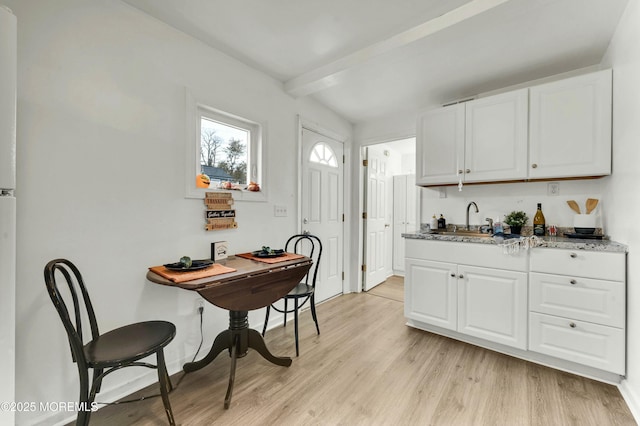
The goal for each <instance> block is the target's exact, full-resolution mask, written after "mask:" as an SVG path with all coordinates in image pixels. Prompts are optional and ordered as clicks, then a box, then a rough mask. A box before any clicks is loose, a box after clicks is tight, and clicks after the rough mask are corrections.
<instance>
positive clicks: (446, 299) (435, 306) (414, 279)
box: [404, 258, 457, 330]
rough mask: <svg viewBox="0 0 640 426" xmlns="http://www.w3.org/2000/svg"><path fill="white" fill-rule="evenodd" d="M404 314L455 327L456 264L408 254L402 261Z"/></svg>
mask: <svg viewBox="0 0 640 426" xmlns="http://www.w3.org/2000/svg"><path fill="white" fill-rule="evenodd" d="M405 269H406V270H405V274H406V275H405V283H404V289H405V298H404V300H405V303H404V315H405V316H406V317H407V318H410V319H414V320H416V321H420V322H424V323H426V324H432V325H436V326H439V327H442V328H446V329H449V330H455V329H456V321H457V313H456V297H457V296H456V292H457V290H456V282H455V280H456V278H455V276H456V273H455V272H456V266H455V265H454V264H452V263H444V262H431V261H428V260H420V259H411V258H408V259H407V260H406V263H405Z"/></svg>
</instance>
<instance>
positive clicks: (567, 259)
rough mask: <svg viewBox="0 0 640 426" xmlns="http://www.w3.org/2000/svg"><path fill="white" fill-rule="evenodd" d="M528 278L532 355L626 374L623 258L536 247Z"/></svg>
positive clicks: (530, 346)
mask: <svg viewBox="0 0 640 426" xmlns="http://www.w3.org/2000/svg"><path fill="white" fill-rule="evenodd" d="M530 258H531V266H530V268H531V272H530V274H529V311H530V313H529V350H530V351H534V352H538V353H541V354H545V355H551V356H554V357H557V358H561V359H564V360H567V361H572V362H576V363H579V364H582V365H587V366H589V367H594V368H598V369H601V370H605V371H609V372H612V373H617V374H620V375H624V374H625V351H626V344H625V321H626V290H625V281H624V279H625V264H626V255H625V254H624V253H602V252H585V251H581V250H564V249H549V248H537V249H534V250H532V252H531V255H530Z"/></svg>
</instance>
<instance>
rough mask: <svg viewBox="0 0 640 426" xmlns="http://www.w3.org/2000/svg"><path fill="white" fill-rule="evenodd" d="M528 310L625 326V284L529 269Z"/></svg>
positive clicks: (614, 325)
mask: <svg viewBox="0 0 640 426" xmlns="http://www.w3.org/2000/svg"><path fill="white" fill-rule="evenodd" d="M529 309H530V310H532V311H536V312H540V313H544V314H551V315H556V316H560V317H567V318H573V319H576V320H582V321H589V322H593V323H597V324H602V325H610V326H612V327H619V328H624V326H625V287H624V283H623V282H620V281H604V280H594V279H590V278H581V277H576V278H573V277H569V276H565V275H549V274H540V273H536V272H531V273H530V274H529Z"/></svg>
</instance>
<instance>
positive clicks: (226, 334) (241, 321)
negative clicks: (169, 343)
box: [147, 256, 312, 408]
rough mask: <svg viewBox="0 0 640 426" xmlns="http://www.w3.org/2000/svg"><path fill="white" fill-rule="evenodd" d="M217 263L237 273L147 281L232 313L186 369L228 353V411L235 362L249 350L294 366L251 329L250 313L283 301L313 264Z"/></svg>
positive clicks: (150, 277) (234, 260)
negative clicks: (191, 293) (192, 293)
mask: <svg viewBox="0 0 640 426" xmlns="http://www.w3.org/2000/svg"><path fill="white" fill-rule="evenodd" d="M218 263H221V264H223V265H225V266H228V267H231V268H233V269H235V270H236V271H235V272H228V273H225V274H221V275H215V276H212V277H208V278H201V279H197V280H193V281H187V282H182V283H175V282H173V281H170V280H168V279H166V278H164V277H162V276H160V275H158V274H156V273H154V272H152V271H149V272H148V273H147V279H148V280H149V281H151V282H153V283H156V284H162V285H168V286H174V287H180V288H183V289H185V290H191V291H196V292H198V293H199V294H200V296H202V297H203V298H204V299H205V300H207V302H209V303H212V304H213V305H216V306H218V307H220V308H223V309H226V310H228V311H229V328H228V329H226V330H224V331H222V332H221V333H220V334H218V336H217V337H216V338H215V340H214V341H213V345H212V346H211V350H210V351H209V353H208V354H207V355H206V356H205V357H203V358H202V359H200V360H198V361H195V362H189V363H186V364H185V365H184V366H183V369H184V371H185V373H189V372H192V371H196V370H199V369H201V368H203V367H205V366H206V365H208V364H209V363H211V362H212V361H213V360H214V359H215V358H216V357H217V356H218V355H219V354H220V353H221V352H222V351H223V350H225V349H227V350H228V351H229V355H230V357H231V371H230V373H229V386H228V387H227V394H226V396H225V399H224V407H225V408H229V405H230V403H231V396H232V393H233V383H234V380H235V372H236V360H237V359H238V358H242V357H244V356H245V355H246V354H247V352H248V349H249V348H252V349H254V350H256V351H257V352H258V353H259V354H260V355H262V356H263V357H264V358H265V359H266V360H268V361H270V362H272V363H274V364H276V365H281V366H284V367H289V366H290V365H291V363H292V360H291V358H290V357H279V356H275V355H273V354H272V353H271V352H270V351H269V349H268V348H267V346H266V344H265V342H264V339H263V338H262V335H261V334H260V333H259V332H258V331H256V330H253V329H251V328H249V320H248V313H249V312H248V311H251V310H254V309H260V308H264V307H266V306H269V305H270V304H272V303H274V302H276V301H277V300H279V299H281V298H282V297H284V296H285V295H286V294H287V293H288V292H289V291H290V290H291V289H293V288H294V287H295V286H296V285H297V284H298V283H299V282H300V281H301V280H302V278H303V277H304V276H305V275H306V273H307V271H308V270H309V268H310V267H311V264H312V260H311V259H310V258H308V257H306V256H302V257H300V258H298V259H293V260H285V261H283V262H278V263H271V264H269V263H263V262H260V261H256V260H251V259H245V258H241V257H237V256H230V257H229V258H227V259H225V260H222V261H220V262H218Z"/></svg>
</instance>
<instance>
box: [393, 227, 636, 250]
mask: <svg viewBox="0 0 640 426" xmlns="http://www.w3.org/2000/svg"><path fill="white" fill-rule="evenodd" d="M402 236H403V237H404V238H409V239H417V240H435V241H453V242H458V243H476V244H492V245H499V244H500V243H501V242H499V241H497V240H498V239H497V238H493V237H472V236H458V235H439V234H429V233H423V232H414V233H409V234H402ZM524 238H529V237H522V239H524ZM535 238H536V242H537V245H536V247H550V248H562V249H569V250H588V251H606V252H614V253H626V252H627V251H628V247H627V246H626V245H625V244H621V243H617V242H615V241H611V240H607V239H604V240H580V239H576V238H566V237H548V236H546V237H535ZM504 241H514V239H508V240H504Z"/></svg>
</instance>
